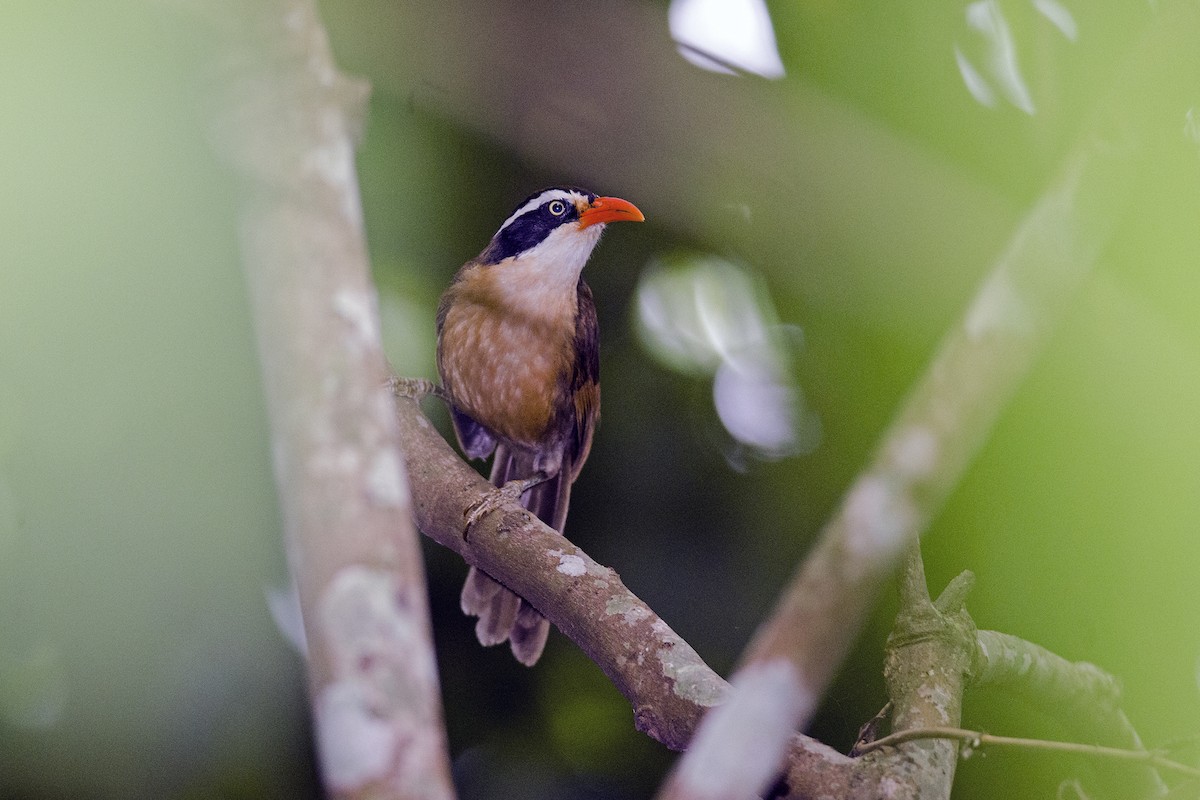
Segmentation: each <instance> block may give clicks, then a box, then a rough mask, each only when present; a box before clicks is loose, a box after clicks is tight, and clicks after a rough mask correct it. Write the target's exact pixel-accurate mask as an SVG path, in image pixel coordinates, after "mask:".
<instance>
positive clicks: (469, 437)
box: [437, 261, 496, 458]
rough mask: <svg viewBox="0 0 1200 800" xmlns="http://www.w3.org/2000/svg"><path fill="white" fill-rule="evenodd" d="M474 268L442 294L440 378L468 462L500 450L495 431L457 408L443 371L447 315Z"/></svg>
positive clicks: (457, 279)
mask: <svg viewBox="0 0 1200 800" xmlns="http://www.w3.org/2000/svg"><path fill="white" fill-rule="evenodd" d="M471 266H472V263H471V262H469V261H468V262H467V264H466V265H464V266H463V268H462V269H461V270H459V273H458V274H457V275H455V276H454V281H453V283H451V284H450V288H448V289H446V291H445V293H444V294H442V298H441V301H440V302H439V303H438V309H437V370H438V377H439V378H440V379H441V381H442V388H443V389H445V390H446V393H447V394H448V395H449V396H450V398H451V404H450V420H451V422H453V423H454V435H455V436H457V437H458V444H459V446H460V447H461V448H462V451H463V453H465V454H466V456H467V458H487V457H488V456H490V455H491V454H492V451H493V450H495V449H496V438H495V436H494V435H493V434H492V432H491V431H489V430H488V429H487V428H485V427H484V426H483V425H480V424H479V423H478V422H476V421H475V420H474V419H472V418H471V417H470V416H468V415H467V414H464V413H463V412H462V411H460V410H459V409H458V408H457V407H455V405H454V403H453V398H454V388H455V387H453V386H451V385H450V384H449V381H448V380H447V379H446V371H445V370H444V369H443V363H442V358H443V353H442V332H443V330H444V329H445V327H446V315H447V314H448V313H449V311H450V305H451V303H452V302H453V300H454V293H455V292H457V291H458V288H459V282H460V280H461V278H462V275H463V273H464V272H466V271H467V269H468V268H470V267H471Z"/></svg>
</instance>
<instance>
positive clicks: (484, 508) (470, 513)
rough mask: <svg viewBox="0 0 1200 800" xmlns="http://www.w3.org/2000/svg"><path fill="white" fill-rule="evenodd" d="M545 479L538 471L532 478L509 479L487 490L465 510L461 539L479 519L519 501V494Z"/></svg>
mask: <svg viewBox="0 0 1200 800" xmlns="http://www.w3.org/2000/svg"><path fill="white" fill-rule="evenodd" d="M547 480H549V477H548V476H546V475H543V474H540V473H539V474H537V475H535V476H533V477H532V478H522V479H520V480H515V481H509V482H508V483H505V484H504V485H503V486H498V487H496V488H494V489H492V490H491V491H489V492H488V493H487V494H485V495H484V496H483V497H481V498H480V499H479V500H478V501H477V502H475V503H473V504H471V506H470V507H469V508H468V509H467V510H466V512H465V514H466V517H467V526H466V527H465V528H463V539H466V538H467V537H468V536H469V535H470V533H471V528H473V527H474V526H475V523H477V522H479V520H481V519H483V518H484V517H486V516H487V515H488V514H490V513H492V512H493V511H496V510H498V509H499V508H500V507H501V506H504V505H506V504H508V503H520V502H521V495H523V494H525V492H527V491H529V490H530V489H532V488H533V487H534V486H537V485H538V484H539V483H545V482H546V481H547Z"/></svg>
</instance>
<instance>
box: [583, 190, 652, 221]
mask: <svg viewBox="0 0 1200 800" xmlns="http://www.w3.org/2000/svg"><path fill="white" fill-rule="evenodd" d="M645 221H646V215H645V214H643V213H642V212H641V211H639V210H638V207H637V206H635V205H634V204H633V203H631V202H629V201H628V200H622V199H621V198H619V197H597V198H596V199H595V200H593V201H592V204H591V205H590V206H588V207H587V208H585V209H584V210H583V213H581V214H580V215H579V227H580V228H586V227H588V226H589V225H599V224H602V223H605V222H645Z"/></svg>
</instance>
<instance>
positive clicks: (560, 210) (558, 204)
mask: <svg viewBox="0 0 1200 800" xmlns="http://www.w3.org/2000/svg"><path fill="white" fill-rule="evenodd" d="M550 213H551V214H553V215H554V216H556V217H561V216H562V215H563V214H565V213H567V204H566V203H564V202H563V201H562V200H551V201H550Z"/></svg>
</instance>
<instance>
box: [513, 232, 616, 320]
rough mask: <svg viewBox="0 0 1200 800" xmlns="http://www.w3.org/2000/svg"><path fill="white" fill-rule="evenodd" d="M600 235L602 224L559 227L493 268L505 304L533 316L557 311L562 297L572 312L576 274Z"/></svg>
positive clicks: (560, 307) (576, 282) (577, 276)
mask: <svg viewBox="0 0 1200 800" xmlns="http://www.w3.org/2000/svg"><path fill="white" fill-rule="evenodd" d="M603 232H604V225H590V226H588V227H586V228H582V229H580V228H579V227H578V225H576V224H575V223H568V224H566V225H560V226H559V227H557V228H555V229H554V230H553V231H551V232H550V235H549V236H547V237H546V238H545V239H543V240H542V241H541V242H539V243H538V245H537V246H536V247H533V248H531V249H529V250H526V251H525V252H524V253H521V254H520V255H517V256H513V257H512V258H506V259H505V260H503V261H501V262H500V263H498V264H496V265H494V266H493V267H492V269H496V270H499V272H498V273H497V277H499V279H500V280H499V284H500V286H501V287H502V289H503V291H504V296H505V301H506V302H507V303H508V304H509V305H511V306H516V307H519V308H522V309H524V310H526V311H527V312H528V313H531V314H535V315H537V316H551V315H554V314H555V313H558V312H560V310H561V309H562V307H563V299H564V298H570V301H571V302H570V306H571V308H572V309H573V308H574V301H575V286H576V285H577V284H578V283H579V275H580V273H582V272H583V266H584V264H586V263H587V260H588V257H589V256H591V254H592V250H594V249H595V248H596V244H597V243H599V241H600V234H601V233H603Z"/></svg>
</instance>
